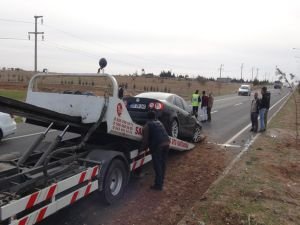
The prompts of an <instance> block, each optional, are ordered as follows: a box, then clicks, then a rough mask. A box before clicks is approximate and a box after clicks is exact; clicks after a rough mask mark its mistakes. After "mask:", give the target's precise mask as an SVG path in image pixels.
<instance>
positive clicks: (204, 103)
mask: <svg viewBox="0 0 300 225" xmlns="http://www.w3.org/2000/svg"><path fill="white" fill-rule="evenodd" d="M207 106H208V96H207V95H206V94H205V91H202V99H201V112H202V120H201V122H206V121H207Z"/></svg>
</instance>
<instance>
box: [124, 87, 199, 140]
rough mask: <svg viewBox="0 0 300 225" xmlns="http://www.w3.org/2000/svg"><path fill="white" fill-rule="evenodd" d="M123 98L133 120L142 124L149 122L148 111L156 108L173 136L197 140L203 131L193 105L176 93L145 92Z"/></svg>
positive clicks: (158, 115)
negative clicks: (193, 111) (194, 114)
mask: <svg viewBox="0 0 300 225" xmlns="http://www.w3.org/2000/svg"><path fill="white" fill-rule="evenodd" d="M123 100H124V102H125V105H126V107H127V110H128V112H129V114H130V116H131V118H132V119H133V121H134V122H136V123H138V124H140V125H144V124H145V123H146V122H147V113H148V112H149V111H150V110H155V111H156V112H157V118H158V119H159V120H160V121H161V122H162V123H163V124H164V126H165V128H166V130H167V132H168V134H169V135H170V136H172V137H176V138H177V137H179V138H184V139H189V140H192V141H195V140H194V138H196V137H198V135H199V133H200V132H201V125H200V123H199V121H198V120H197V119H196V117H195V116H193V115H192V113H191V107H189V106H188V104H187V103H186V101H185V100H184V99H182V98H181V97H179V96H178V95H176V94H171V93H163V92H144V93H141V94H138V95H136V96H135V97H125V98H123Z"/></svg>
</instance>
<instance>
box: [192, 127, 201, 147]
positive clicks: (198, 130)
mask: <svg viewBox="0 0 300 225" xmlns="http://www.w3.org/2000/svg"><path fill="white" fill-rule="evenodd" d="M201 129H202V128H201V126H199V125H197V126H196V127H195V130H194V134H193V137H192V142H194V143H197V142H199V141H200V140H201Z"/></svg>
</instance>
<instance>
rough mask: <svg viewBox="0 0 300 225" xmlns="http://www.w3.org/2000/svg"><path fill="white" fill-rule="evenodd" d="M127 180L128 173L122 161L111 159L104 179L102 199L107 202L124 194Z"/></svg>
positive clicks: (113, 200) (111, 201) (110, 202)
mask: <svg viewBox="0 0 300 225" xmlns="http://www.w3.org/2000/svg"><path fill="white" fill-rule="evenodd" d="M127 180H128V173H127V169H126V166H125V165H124V163H123V162H122V161H121V160H119V159H115V160H113V161H112V163H111V165H110V167H109V169H108V171H107V174H106V176H105V179H104V188H103V192H102V197H103V200H104V201H105V202H106V203H107V204H112V203H114V202H116V201H117V200H119V199H120V198H121V197H122V196H123V194H124V190H125V187H126V184H127Z"/></svg>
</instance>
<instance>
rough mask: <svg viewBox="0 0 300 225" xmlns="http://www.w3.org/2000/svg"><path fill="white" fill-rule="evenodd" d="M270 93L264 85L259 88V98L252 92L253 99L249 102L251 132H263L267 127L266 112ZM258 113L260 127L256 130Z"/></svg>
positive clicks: (268, 106)
mask: <svg viewBox="0 0 300 225" xmlns="http://www.w3.org/2000/svg"><path fill="white" fill-rule="evenodd" d="M270 100H271V94H270V92H268V91H267V88H266V87H262V89H261V98H258V93H257V92H255V93H254V99H253V100H252V102H251V124H252V127H251V130H250V131H252V132H264V131H266V128H267V121H268V112H269V108H270ZM258 115H259V118H260V129H259V130H258Z"/></svg>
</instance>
